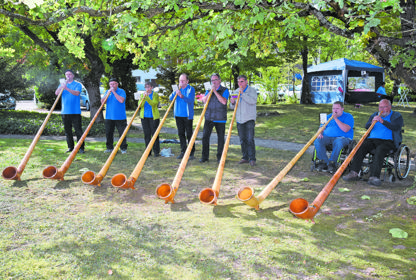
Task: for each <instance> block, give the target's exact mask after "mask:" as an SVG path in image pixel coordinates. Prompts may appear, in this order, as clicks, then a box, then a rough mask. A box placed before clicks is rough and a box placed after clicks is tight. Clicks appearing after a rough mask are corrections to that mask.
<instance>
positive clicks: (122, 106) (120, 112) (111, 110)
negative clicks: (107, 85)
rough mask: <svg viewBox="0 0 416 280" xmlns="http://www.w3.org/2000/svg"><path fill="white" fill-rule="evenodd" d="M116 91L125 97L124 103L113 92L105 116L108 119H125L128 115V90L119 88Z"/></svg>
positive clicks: (108, 100)
mask: <svg viewBox="0 0 416 280" xmlns="http://www.w3.org/2000/svg"><path fill="white" fill-rule="evenodd" d="M116 93H117V94H118V95H120V96H121V97H124V101H123V103H120V102H119V101H118V100H117V99H116V97H115V96H114V94H113V93H110V96H109V97H108V99H107V109H106V113H105V118H106V119H107V120H125V119H127V116H126V92H125V91H124V89H121V88H117V90H116Z"/></svg>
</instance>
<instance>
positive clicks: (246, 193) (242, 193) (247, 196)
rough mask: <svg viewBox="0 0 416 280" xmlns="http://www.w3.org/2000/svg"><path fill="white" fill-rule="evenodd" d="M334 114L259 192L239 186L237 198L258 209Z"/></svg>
mask: <svg viewBox="0 0 416 280" xmlns="http://www.w3.org/2000/svg"><path fill="white" fill-rule="evenodd" d="M333 117H334V116H331V117H330V118H329V120H328V121H327V122H326V123H325V124H324V125H323V126H322V127H320V128H319V129H318V131H317V132H316V134H315V135H314V136H313V137H312V138H311V140H309V142H308V143H306V145H305V146H304V147H303V148H302V149H301V150H300V151H299V152H298V153H297V154H296V156H295V157H294V158H293V159H292V160H291V161H290V162H289V163H288V164H287V165H286V166H285V168H283V169H282V171H280V173H279V174H277V176H276V177H275V178H274V179H273V180H272V181H271V182H270V183H269V184H268V185H267V186H266V187H265V188H264V189H263V190H262V191H261V193H260V194H259V195H258V196H257V197H255V196H254V191H253V188H252V187H249V186H245V187H241V188H240V189H239V190H238V192H237V198H238V199H239V200H240V201H242V202H244V203H245V204H247V205H248V206H251V207H253V208H255V209H256V210H259V209H260V208H259V205H260V203H261V202H262V201H263V200H265V199H266V197H267V196H268V195H269V194H270V193H271V192H272V190H273V189H274V188H275V187H276V186H277V185H278V184H279V183H280V181H281V180H282V179H283V177H285V175H286V174H287V173H288V172H289V171H290V169H291V168H292V167H293V166H294V165H295V163H296V162H297V161H298V160H299V158H300V157H301V156H302V155H303V154H304V153H305V151H306V150H307V149H308V148H309V146H310V145H312V143H313V142H314V141H315V139H316V138H317V137H318V136H319V134H321V133H322V131H324V129H325V127H326V126H327V125H328V123H329V122H330V121H331V120H332V119H333Z"/></svg>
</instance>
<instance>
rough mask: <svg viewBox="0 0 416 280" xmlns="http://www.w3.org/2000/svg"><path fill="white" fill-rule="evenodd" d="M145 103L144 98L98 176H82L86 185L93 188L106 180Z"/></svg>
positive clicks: (88, 174)
mask: <svg viewBox="0 0 416 280" xmlns="http://www.w3.org/2000/svg"><path fill="white" fill-rule="evenodd" d="M143 102H144V98H143V99H142V100H141V101H140V104H139V106H138V107H137V109H136V111H134V114H133V116H132V118H131V120H130V122H129V123H128V125H127V126H126V128H125V129H124V131H123V134H122V135H121V136H120V139H119V140H118V142H117V144H116V146H115V147H114V149H113V151H112V152H111V154H110V156H109V157H108V159H107V161H106V162H105V164H104V165H103V167H102V168H101V170H100V172H98V174H97V175H96V174H95V173H94V171H90V170H88V171H85V172H84V174H82V177H81V180H82V182H83V183H84V184H89V185H93V186H97V185H98V186H101V181H102V180H103V179H104V177H105V175H106V174H107V171H108V169H109V168H110V165H111V163H112V162H113V160H114V158H115V156H116V155H117V152H118V149H119V148H120V146H121V143H123V140H124V138H125V137H126V135H127V133H128V132H129V129H130V127H131V125H132V124H133V121H134V118H135V117H136V115H137V113H138V112H139V111H140V107H141V106H142V104H143Z"/></svg>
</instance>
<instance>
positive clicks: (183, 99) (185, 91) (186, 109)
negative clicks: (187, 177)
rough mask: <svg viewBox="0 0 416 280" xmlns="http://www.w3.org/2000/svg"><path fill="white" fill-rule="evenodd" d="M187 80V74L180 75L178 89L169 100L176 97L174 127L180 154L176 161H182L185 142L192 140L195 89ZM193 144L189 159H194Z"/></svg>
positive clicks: (185, 146)
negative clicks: (176, 132) (176, 131)
mask: <svg viewBox="0 0 416 280" xmlns="http://www.w3.org/2000/svg"><path fill="white" fill-rule="evenodd" d="M188 83H189V78H188V75H187V74H181V75H180V76H179V89H178V90H176V91H174V92H173V93H172V94H171V95H170V97H169V99H170V101H172V100H173V98H174V97H175V95H178V97H177V98H176V100H175V105H174V113H173V114H174V116H175V120H176V127H177V128H178V136H179V141H180V144H181V153H180V154H179V156H178V157H177V159H182V158H183V156H184V154H185V152H186V148H187V147H188V145H187V142H186V140H188V143H189V141H190V140H191V138H192V133H193V132H192V126H193V120H194V102H195V89H194V88H193V87H191V86H190V85H189V84H188ZM194 153H195V144H194V145H193V147H192V151H191V154H190V156H189V159H190V160H192V159H194V158H195V156H194Z"/></svg>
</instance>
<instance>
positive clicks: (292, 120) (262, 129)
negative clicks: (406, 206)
mask: <svg viewBox="0 0 416 280" xmlns="http://www.w3.org/2000/svg"><path fill="white" fill-rule="evenodd" d="M411 105H412V107H406V108H404V107H393V108H392V109H393V110H394V111H398V112H400V113H401V114H402V116H403V119H404V124H405V126H404V131H405V132H404V134H403V139H404V140H403V142H404V143H405V144H406V145H408V146H409V148H410V150H411V152H412V154H413V155H414V154H415V153H414V151H416V115H414V114H412V113H413V110H414V107H415V105H416V104H414V103H411ZM257 111H258V112H259V113H260V114H261V116H259V117H257V120H256V131H255V133H256V137H258V138H262V139H271V140H280V141H288V142H296V143H306V142H308V141H309V139H310V138H311V137H312V136H313V135H314V134H315V133H316V131H317V130H318V128H319V114H320V113H328V114H329V113H331V112H332V105H331V104H315V105H302V104H276V105H258V106H257ZM376 111H378V105H377V104H368V105H362V106H361V107H360V108H354V105H345V112H348V113H351V114H352V115H353V116H354V120H355V126H354V129H355V136H354V137H355V139H357V141H358V140H359V139H360V138H361V136H362V135H363V134H364V133H365V131H366V129H365V124H366V123H367V121H368V118H369V117H370V115H371V114H372V113H374V112H376ZM201 113H202V108H201V107H199V108H196V109H195V119H194V126H195V125H196V123H197V122H198V119H199V117H200V115H201ZM266 113H268V114H269V115H267V116H265V114H266ZM271 113H275V114H276V113H278V115H277V116H276V115H273V116H270V114H271ZM164 114H165V111H164V110H163V109H162V110H161V111H160V116H161V118H162V117H163V116H164ZM232 114H233V111H231V110H228V119H229V120H230V119H231V118H232ZM132 115H133V112H130V113H129V114H128V118H131V116H132ZM136 122H140V120H139V119H137V120H136ZM203 124H204V123H203V122H202V126H201V128H200V132H202V130H203ZM164 127H171V128H176V124H175V119H174V118H173V113H172V112H170V113H169V117H168V118H167V119H166V122H165V124H164ZM226 127H227V131H228V124H227V126H226ZM233 135H238V132H237V127H236V125H234V128H233Z"/></svg>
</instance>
